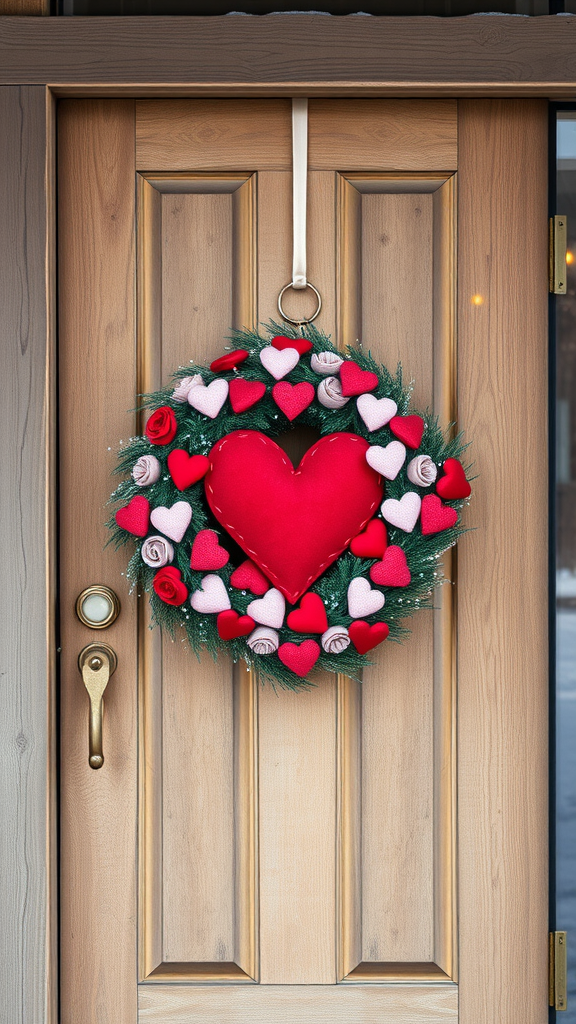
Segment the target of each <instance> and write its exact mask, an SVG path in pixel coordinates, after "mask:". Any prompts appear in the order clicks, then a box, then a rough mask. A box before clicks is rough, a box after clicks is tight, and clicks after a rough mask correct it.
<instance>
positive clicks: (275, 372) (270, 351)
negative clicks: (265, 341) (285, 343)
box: [260, 345, 300, 380]
mask: <svg viewBox="0 0 576 1024" xmlns="http://www.w3.org/2000/svg"><path fill="white" fill-rule="evenodd" d="M299 360H300V353H299V352H297V351H296V349H295V348H283V349H277V348H273V347H272V345H268V346H267V348H263V349H262V351H261V353H260V362H261V363H262V366H263V367H264V369H266V370H268V373H270V374H271V375H272V376H273V377H274V378H275V379H276V380H282V377H285V376H286V374H287V373H290V370H293V369H294V367H295V366H296V365H297V364H298V362H299Z"/></svg>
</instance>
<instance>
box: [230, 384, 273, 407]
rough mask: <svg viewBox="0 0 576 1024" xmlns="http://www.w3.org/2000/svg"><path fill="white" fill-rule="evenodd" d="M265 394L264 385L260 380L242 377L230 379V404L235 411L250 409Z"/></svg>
mask: <svg viewBox="0 0 576 1024" xmlns="http://www.w3.org/2000/svg"><path fill="white" fill-rule="evenodd" d="M265 394H266V385H265V384H263V383H262V381H260V380H244V378H243V377H235V378H234V380H231V381H230V385H229V396H230V405H231V406H232V408H233V410H234V412H236V413H238V412H246V409H251V408H252V406H253V405H256V402H259V401H260V399H261V398H262V396H263V395H265Z"/></svg>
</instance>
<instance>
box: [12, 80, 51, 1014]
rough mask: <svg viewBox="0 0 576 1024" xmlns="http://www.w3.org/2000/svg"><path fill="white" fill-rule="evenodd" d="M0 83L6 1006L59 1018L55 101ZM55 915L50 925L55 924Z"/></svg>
mask: <svg viewBox="0 0 576 1024" xmlns="http://www.w3.org/2000/svg"><path fill="white" fill-rule="evenodd" d="M46 99H47V97H46V91H45V90H44V89H43V88H38V87H32V88H28V87H26V86H24V87H22V88H10V89H0V121H1V123H2V126H3V144H2V148H1V152H0V177H1V179H2V183H3V190H4V202H3V203H2V205H1V208H0V240H1V244H2V251H3V252H4V253H6V254H8V253H9V258H7V259H5V260H4V266H3V270H2V276H1V285H0V287H1V301H0V311H1V312H0V316H1V323H2V338H3V343H2V367H3V384H4V386H3V390H2V402H1V403H0V422H1V423H2V432H3V436H4V437H6V438H7V439H9V443H8V445H7V449H6V455H5V458H4V460H3V486H2V489H1V491H0V509H1V514H2V522H3V524H4V526H3V529H4V535H3V543H2V550H3V567H4V575H5V580H6V584H7V589H8V593H9V594H10V599H9V601H7V603H6V608H5V611H4V614H3V615H2V621H1V629H0V652H1V653H0V674H1V677H2V685H1V687H0V748H1V750H2V757H1V758H0V807H1V808H2V826H1V828H0V864H1V865H2V869H1V870H0V991H1V992H2V1009H1V1010H0V1016H2V1017H3V1019H4V1020H6V1021H7V1022H8V1021H9V1022H10V1024H27V1022H28V1021H32V1020H34V1021H38V1022H42V1024H44V1022H45V1021H48V1020H53V1021H56V1009H55V994H56V984H55V983H56V959H55V956H54V954H55V948H54V938H55V933H54V925H55V920H56V918H55V916H54V914H55V910H56V907H55V900H56V887H55V884H54V882H55V879H54V871H55V867H56V862H55V859H54V861H53V864H52V866H51V862H50V861H51V857H53V855H54V852H55V851H54V842H55V834H56V831H55V824H56V823H55V818H54V816H53V813H52V811H53V801H54V798H55V788H54V783H55V778H54V772H55V765H56V761H55V729H54V713H55V658H56V643H55V626H54V612H55V608H54V582H55V573H54V565H53V557H54V555H53V553H54V551H55V544H54V516H53V515H52V512H53V487H54V417H55V404H54V389H53V386H54V383H55V377H54V375H55V361H54V358H53V356H54V353H53V333H52V326H53V325H52V316H53V312H54V311H53V307H52V294H51V291H50V289H51V284H52V281H51V278H50V277H49V276H47V274H46V265H45V261H46V258H47V256H48V257H49V259H50V261H51V263H52V264H53V257H54V253H53V233H52V227H51V220H50V218H51V206H50V201H49V195H48V194H47V186H48V187H52V184H53V180H54V174H53V168H52V164H51V159H52V146H51V131H52V128H51V120H50V119H51V116H52V111H51V106H50V105H47V102H46ZM51 920H52V923H51Z"/></svg>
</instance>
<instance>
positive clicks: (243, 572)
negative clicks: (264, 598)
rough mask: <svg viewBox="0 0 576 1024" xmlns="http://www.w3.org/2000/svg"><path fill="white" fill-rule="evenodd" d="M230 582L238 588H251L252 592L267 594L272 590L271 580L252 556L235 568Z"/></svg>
mask: <svg viewBox="0 0 576 1024" xmlns="http://www.w3.org/2000/svg"><path fill="white" fill-rule="evenodd" d="M230 583H231V585H232V586H233V587H235V588H236V590H249V591H250V593H251V594H259V595H261V594H265V593H266V591H267V590H270V581H269V580H267V579H266V577H265V576H264V574H263V573H261V572H260V569H259V568H258V566H257V565H254V562H252V561H251V559H250V558H247V559H246V561H245V562H242V563H241V564H240V565H239V566H238V568H237V569H234V572H233V573H232V575H231V577H230Z"/></svg>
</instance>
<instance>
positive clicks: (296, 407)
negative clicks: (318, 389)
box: [272, 380, 314, 420]
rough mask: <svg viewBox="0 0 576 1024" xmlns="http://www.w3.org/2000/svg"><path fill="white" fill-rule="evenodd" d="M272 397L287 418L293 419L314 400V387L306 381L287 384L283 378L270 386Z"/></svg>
mask: <svg viewBox="0 0 576 1024" xmlns="http://www.w3.org/2000/svg"><path fill="white" fill-rule="evenodd" d="M272 397H273V399H274V401H275V402H276V405H277V406H278V408H279V409H282V412H283V413H284V415H285V416H287V417H288V419H289V420H295V419H296V417H297V416H299V415H300V413H301V412H304V409H307V408H308V406H309V405H311V403H312V402H313V401H314V388H313V386H312V384H308V383H307V381H302V382H301V383H300V384H289V383H288V381H286V380H283V381H281V382H280V383H279V384H275V385H274V387H273V388H272Z"/></svg>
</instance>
